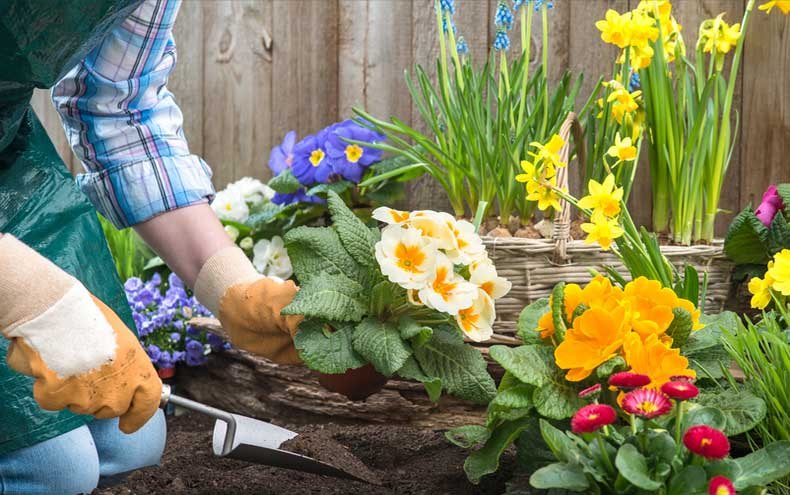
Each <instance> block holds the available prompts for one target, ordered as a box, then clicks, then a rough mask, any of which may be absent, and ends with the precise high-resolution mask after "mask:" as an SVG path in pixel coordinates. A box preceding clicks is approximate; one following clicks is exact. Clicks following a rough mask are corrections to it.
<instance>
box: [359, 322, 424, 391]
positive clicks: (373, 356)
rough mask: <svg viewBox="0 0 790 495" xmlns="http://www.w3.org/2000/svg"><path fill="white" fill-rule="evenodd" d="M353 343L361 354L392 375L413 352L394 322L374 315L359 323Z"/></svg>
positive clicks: (382, 372) (385, 372)
mask: <svg viewBox="0 0 790 495" xmlns="http://www.w3.org/2000/svg"><path fill="white" fill-rule="evenodd" d="M352 343H353V344H354V350H355V351H357V353H359V355H360V356H362V357H364V358H365V359H367V360H368V361H369V362H370V363H371V364H372V365H373V367H374V368H376V370H378V372H379V373H381V374H383V375H386V376H392V375H393V374H394V373H395V372H396V371H398V370H399V369H401V367H402V366H403V365H404V364H405V363H406V360H407V359H409V357H410V356H411V353H412V351H411V347H409V345H408V344H407V343H406V342H404V341H403V339H402V338H401V335H400V332H399V331H398V328H397V327H396V326H395V325H394V324H392V323H390V322H382V321H380V320H378V319H377V318H373V317H368V318H365V319H364V320H362V321H361V322H360V323H359V324H358V325H357V328H356V331H354V336H353V338H352Z"/></svg>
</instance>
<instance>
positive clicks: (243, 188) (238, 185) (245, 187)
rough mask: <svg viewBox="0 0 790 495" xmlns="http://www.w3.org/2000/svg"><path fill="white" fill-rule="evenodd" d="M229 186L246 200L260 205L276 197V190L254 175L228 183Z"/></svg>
mask: <svg viewBox="0 0 790 495" xmlns="http://www.w3.org/2000/svg"><path fill="white" fill-rule="evenodd" d="M227 188H228V189H235V190H236V191H238V193H239V194H240V195H241V197H242V198H244V201H246V202H247V203H250V204H251V205H259V204H261V203H263V202H264V201H270V200H271V199H272V198H273V197H274V190H273V189H272V188H271V187H269V186H267V185H266V184H264V183H263V182H261V181H259V180H258V179H253V178H252V177H242V178H241V179H239V180H237V181H236V182H234V183H232V184H228V187H227Z"/></svg>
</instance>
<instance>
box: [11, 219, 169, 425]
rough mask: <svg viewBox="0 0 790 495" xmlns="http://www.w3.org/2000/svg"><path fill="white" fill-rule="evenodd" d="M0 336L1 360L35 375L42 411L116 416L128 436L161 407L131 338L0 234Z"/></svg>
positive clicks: (86, 295)
mask: <svg viewBox="0 0 790 495" xmlns="http://www.w3.org/2000/svg"><path fill="white" fill-rule="evenodd" d="M0 333H2V335H3V336H4V337H5V338H7V339H9V340H10V341H11V344H10V346H9V348H8V355H7V357H6V360H7V362H8V366H9V367H11V368H12V369H14V370H16V371H18V372H19V373H23V374H26V375H29V376H32V377H33V378H35V382H34V384H33V397H34V398H35V399H36V402H38V404H39V405H40V406H41V408H42V409H46V410H50V411H58V410H61V409H69V410H71V411H73V412H75V413H77V414H89V415H92V416H95V417H96V418H99V419H106V418H114V417H120V420H119V427H120V429H121V430H122V431H124V432H125V433H132V432H134V431H136V430H138V429H139V428H140V427H141V426H143V425H144V424H145V423H146V421H148V419H149V418H150V417H151V416H153V414H154V413H155V412H156V409H157V408H158V407H159V400H160V396H161V393H162V382H161V380H160V379H159V377H158V376H157V374H156V371H155V370H154V367H153V365H152V364H151V360H150V359H149V358H148V355H147V354H146V353H145V351H144V350H143V348H142V347H141V346H140V343H139V341H138V340H137V337H135V335H134V334H133V333H132V332H131V331H130V330H129V329H128V328H127V327H126V326H125V325H124V324H123V322H122V321H121V319H120V318H118V316H117V315H116V314H115V313H114V312H113V311H112V310H111V309H110V308H108V307H107V306H106V305H105V304H104V303H102V302H101V301H99V300H98V299H96V298H95V297H94V296H93V295H92V294H91V293H90V292H88V290H87V289H86V288H85V287H84V286H83V285H82V284H81V283H80V282H79V281H78V280H77V279H75V278H74V277H72V276H71V275H69V274H67V273H66V272H64V271H63V270H61V269H60V268H58V267H57V266H55V265H54V264H53V263H52V262H50V261H49V260H47V259H46V258H44V257H43V256H41V255H39V254H38V253H36V252H35V251H33V250H32V249H30V248H29V247H27V246H26V245H24V244H23V243H21V242H20V241H18V240H17V239H15V238H14V237H12V236H10V235H8V234H6V235H3V236H2V237H0Z"/></svg>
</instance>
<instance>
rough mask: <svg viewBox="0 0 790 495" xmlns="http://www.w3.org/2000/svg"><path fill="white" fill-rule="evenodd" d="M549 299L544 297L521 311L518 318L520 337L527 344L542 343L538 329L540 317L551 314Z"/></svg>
mask: <svg viewBox="0 0 790 495" xmlns="http://www.w3.org/2000/svg"><path fill="white" fill-rule="evenodd" d="M549 311H550V310H549V298H547V297H544V298H542V299H538V300H537V301H535V302H533V303H532V304H530V305H529V306H527V307H526V308H524V309H523V310H522V311H521V314H520V315H519V317H518V336H519V337H521V340H523V341H524V342H525V343H527V344H537V343H540V334H539V333H538V332H537V330H535V329H536V328H538V320H540V317H541V316H543V315H544V314H546V313H547V312H549Z"/></svg>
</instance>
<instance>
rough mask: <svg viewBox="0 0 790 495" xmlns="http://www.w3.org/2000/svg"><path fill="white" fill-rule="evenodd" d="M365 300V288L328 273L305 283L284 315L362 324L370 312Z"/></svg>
mask: <svg viewBox="0 0 790 495" xmlns="http://www.w3.org/2000/svg"><path fill="white" fill-rule="evenodd" d="M362 297H363V296H362V286H361V285H359V284H358V283H356V282H355V281H353V280H351V279H350V278H348V277H346V276H345V275H329V274H326V273H324V274H321V275H317V276H316V277H313V278H311V279H309V280H308V281H307V282H306V283H305V284H303V285H302V287H301V289H300V290H299V292H297V293H296V297H294V300H293V301H292V302H291V304H289V305H288V306H286V307H285V308H284V309H283V310H282V314H284V315H304V316H305V318H308V319H310V318H319V319H323V320H335V321H359V320H361V319H362V318H363V317H364V316H365V315H366V314H367V309H368V307H367V304H365V302H364V301H363V299H362ZM398 338H399V339H400V336H398Z"/></svg>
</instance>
